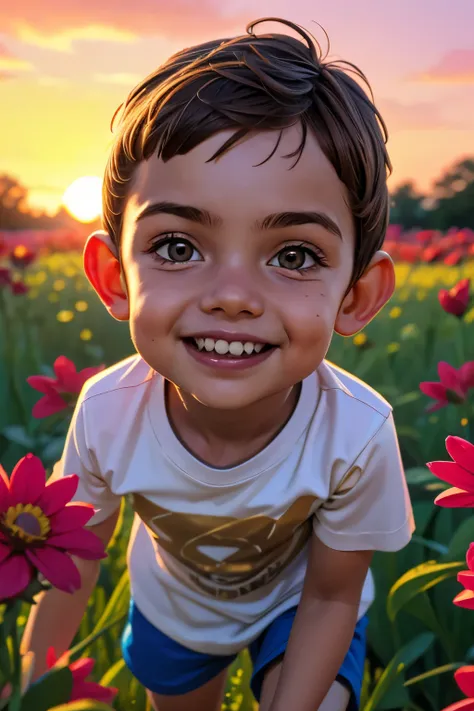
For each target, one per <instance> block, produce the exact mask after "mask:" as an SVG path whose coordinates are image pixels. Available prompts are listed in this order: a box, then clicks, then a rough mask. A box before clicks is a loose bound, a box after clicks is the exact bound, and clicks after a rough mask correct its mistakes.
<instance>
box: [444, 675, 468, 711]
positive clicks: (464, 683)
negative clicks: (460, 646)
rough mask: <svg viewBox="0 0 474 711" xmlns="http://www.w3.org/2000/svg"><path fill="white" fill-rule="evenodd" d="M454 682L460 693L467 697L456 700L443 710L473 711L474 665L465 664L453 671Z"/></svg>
mask: <svg viewBox="0 0 474 711" xmlns="http://www.w3.org/2000/svg"><path fill="white" fill-rule="evenodd" d="M454 678H455V679H456V683H457V685H458V686H459V688H460V689H461V691H462V693H463V694H465V695H466V696H468V697H469V698H467V699H464V700H463V701H456V702H455V703H454V704H450V706H447V707H446V708H444V709H443V711H474V666H466V667H461V668H460V669H457V670H456V671H455V672H454Z"/></svg>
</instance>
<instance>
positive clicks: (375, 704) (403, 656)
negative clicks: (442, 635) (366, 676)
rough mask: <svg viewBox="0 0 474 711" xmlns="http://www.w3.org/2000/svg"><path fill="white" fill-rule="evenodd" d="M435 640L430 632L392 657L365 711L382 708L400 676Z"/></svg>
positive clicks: (421, 635)
mask: <svg viewBox="0 0 474 711" xmlns="http://www.w3.org/2000/svg"><path fill="white" fill-rule="evenodd" d="M434 639H435V636H434V635H433V634H431V633H429V632H425V633H423V634H420V635H418V637H415V639H413V640H411V642H408V644H406V645H405V646H403V647H402V648H401V649H400V650H399V651H398V652H397V653H396V654H395V656H394V657H392V659H391V660H390V662H389V664H388V665H387V667H386V668H385V669H384V671H383V673H382V676H381V677H380V679H379V681H378V683H377V685H376V687H375V689H374V690H373V692H372V696H371V697H370V699H369V701H368V702H367V704H366V705H365V707H364V710H363V711H377V709H379V708H381V707H380V706H379V704H380V703H381V701H382V699H383V698H384V697H385V696H386V695H387V694H388V692H389V690H390V689H391V688H392V686H393V685H394V683H396V681H397V678H398V675H399V674H401V673H402V672H403V671H404V670H405V669H406V667H409V666H410V665H411V664H413V662H416V660H417V659H419V658H420V657H421V656H422V655H423V654H424V653H425V652H426V650H427V649H428V647H430V645H431V644H433V641H434ZM385 708H386V707H385Z"/></svg>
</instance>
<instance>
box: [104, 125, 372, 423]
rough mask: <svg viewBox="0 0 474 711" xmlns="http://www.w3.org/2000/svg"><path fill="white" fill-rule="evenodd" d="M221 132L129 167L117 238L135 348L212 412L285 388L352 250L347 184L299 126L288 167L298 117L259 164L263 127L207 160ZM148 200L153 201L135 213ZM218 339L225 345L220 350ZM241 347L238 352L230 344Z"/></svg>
mask: <svg viewBox="0 0 474 711" xmlns="http://www.w3.org/2000/svg"><path fill="white" fill-rule="evenodd" d="M232 133H233V132H232V131H228V132H227V131H226V132H221V133H220V134H217V135H215V136H213V137H211V138H210V139H208V140H206V141H205V142H203V143H201V144H200V145H199V146H197V147H196V148H195V149H193V150H192V151H190V152H189V153H187V154H186V155H182V156H176V157H174V158H172V159H171V160H169V161H168V162H167V163H164V162H163V161H161V160H158V159H157V158H156V157H155V156H154V157H152V158H151V159H150V160H148V161H146V162H142V163H140V164H139V165H138V167H137V169H136V172H135V175H134V178H133V181H132V185H131V188H130V192H129V199H128V201H127V205H126V209H125V213H124V222H123V232H122V246H121V252H122V262H123V265H124V272H125V276H126V282H127V299H128V304H127V308H128V312H127V314H126V316H125V317H128V318H129V319H130V328H131V334H132V339H133V342H134V344H135V347H136V349H137V351H138V352H139V353H140V354H141V356H142V357H143V359H144V360H145V361H146V362H147V363H148V364H149V365H150V366H151V367H152V368H153V369H154V370H156V371H157V372H159V373H160V374H161V375H163V376H164V377H165V378H167V379H168V380H170V381H171V382H173V383H175V384H176V385H177V386H178V387H179V388H181V389H182V390H184V391H186V392H188V393H191V394H192V395H194V397H195V398H197V400H199V401H200V402H202V403H203V404H205V405H207V406H210V407H213V408H222V409H234V408H240V407H245V406H246V405H249V404H251V403H253V402H256V401H258V400H261V399H262V398H265V397H267V396H270V395H273V394H275V393H276V392H278V391H283V390H285V389H288V388H290V387H291V386H293V385H294V384H295V383H297V382H299V381H301V380H302V379H303V378H305V377H307V376H308V375H309V374H310V373H311V372H312V371H314V370H315V369H316V368H317V367H318V365H319V364H320V363H321V361H322V360H323V358H324V357H325V355H326V352H327V350H328V348H329V345H330V341H331V337H332V334H333V330H334V327H335V323H336V319H337V317H338V312H339V310H340V307H341V303H342V302H343V300H344V296H345V292H346V289H347V287H348V285H349V282H350V278H351V274H352V268H353V254H354V227H353V219H352V215H351V211H350V209H349V207H348V204H347V198H346V190H345V187H344V185H343V184H342V183H341V182H340V180H339V179H338V177H337V175H336V172H335V170H334V168H333V167H332V165H331V164H330V162H329V161H328V160H327V158H326V157H325V156H324V154H323V152H322V151H321V149H320V147H319V145H318V143H317V141H316V139H315V138H314V136H313V135H312V134H311V133H308V136H307V142H306V146H305V149H304V151H303V154H302V156H301V158H300V160H299V161H298V163H297V164H296V166H294V167H293V168H292V169H291V170H289V168H290V166H291V165H293V163H294V161H295V158H294V157H293V158H284V155H285V154H288V153H291V152H292V151H294V150H295V149H296V148H297V146H298V145H299V142H300V139H301V128H300V127H299V126H295V127H293V128H291V129H288V130H286V131H284V132H283V136H282V139H281V141H280V144H279V146H278V148H277V150H276V152H275V154H274V155H273V156H272V157H271V158H270V159H269V160H268V161H267V162H266V163H264V164H263V165H260V166H257V164H258V163H260V162H262V161H264V160H265V159H266V158H267V157H268V155H269V154H270V152H271V151H272V150H273V149H274V146H275V143H276V139H277V136H278V134H277V133H275V132H262V133H256V134H254V135H252V137H250V138H248V139H247V140H245V141H243V142H242V143H239V144H237V145H236V146H234V147H233V148H232V149H231V150H230V151H229V152H228V153H226V154H224V155H223V156H222V157H221V158H219V159H218V160H217V161H211V162H209V163H207V162H206V161H207V160H208V159H209V158H210V157H211V156H212V154H213V153H214V152H215V151H216V150H217V149H218V148H219V147H220V146H221V145H222V144H223V142H224V141H225V140H226V139H227V137H228V136H231V135H232ZM156 203H160V204H161V210H157V211H156V212H155V214H149V215H148V216H145V215H144V211H145V210H147V209H151V207H152V206H153V205H154V204H156ZM166 204H168V206H167V205H166ZM170 205H173V206H174V207H173V208H170ZM184 206H187V210H184ZM170 212H173V213H178V214H170ZM282 213H283V215H282ZM302 213H305V215H302ZM278 215H280V217H278ZM347 298H351V297H347ZM379 300H380V299H379ZM384 300H386V299H385V297H384ZM381 305H382V304H379V305H378V306H377V308H376V309H375V310H378V308H380V306H381ZM110 310H111V312H112V313H113V314H114V310H113V307H112V308H111V309H110ZM114 315H116V317H120V316H117V314H114ZM372 316H373V313H371V314H370V318H371V317H372ZM122 317H123V315H122ZM370 318H369V317H367V318H366V321H367V320H370ZM363 325H364V324H363V323H360V324H359V325H356V326H355V327H354V331H357V330H358V328H361V327H362V326H363ZM206 339H209V340H206ZM217 341H223V343H221V344H217V350H220V351H221V354H219V353H218V352H216V350H215V348H213V346H214V345H215V343H216V342H217ZM203 343H204V346H203ZM230 343H233V345H232V346H231V348H230V350H231V352H232V353H233V354H231V353H229V352H228V353H227V354H223V351H225V350H226V348H228V346H227V344H230ZM246 343H247V346H246V350H247V351H249V352H250V354H247V352H246V350H244V351H243V353H241V351H242V349H243V348H244V346H245V344H246ZM252 343H253V344H258V345H257V349H255V348H254V349H252V348H251V347H250V345H249V344H252ZM261 344H264V346H263V347H261ZM206 347H207V348H211V349H212V350H206ZM259 349H260V352H259V353H256V350H259Z"/></svg>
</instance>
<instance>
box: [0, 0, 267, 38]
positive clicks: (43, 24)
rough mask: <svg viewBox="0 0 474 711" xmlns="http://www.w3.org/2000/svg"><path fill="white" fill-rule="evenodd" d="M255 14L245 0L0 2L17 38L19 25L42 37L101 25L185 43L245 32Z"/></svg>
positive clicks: (1, 22) (0, 13)
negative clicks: (236, 0)
mask: <svg viewBox="0 0 474 711" xmlns="http://www.w3.org/2000/svg"><path fill="white" fill-rule="evenodd" d="M257 14H258V13H257ZM254 15H255V11H253V10H252V9H251V3H250V0H249V6H248V8H245V2H244V3H240V7H239V10H237V11H234V12H232V11H229V5H228V4H227V2H222V1H221V0H199V2H196V0H172V2H168V0H134V2H133V3H128V2H117V0H100V2H97V3H95V2H94V3H93V2H84V0H68V2H66V3H65V2H64V0H41V2H38V0H15V2H14V3H2V4H0V27H2V31H3V32H6V33H8V34H10V35H12V36H18V33H19V29H18V26H19V24H23V25H27V26H30V27H34V29H35V31H36V32H37V33H41V34H44V35H54V34H57V33H60V32H65V31H70V30H74V29H77V28H83V27H87V26H92V25H95V26H97V25H104V26H105V27H108V28H115V29H117V30H126V31H128V32H132V33H136V34H137V35H141V36H149V35H162V36H167V35H170V34H171V35H174V36H176V37H179V38H180V40H183V41H184V42H186V41H193V40H194V39H195V40H198V39H199V38H202V37H206V36H208V35H209V36H210V37H212V36H216V33H217V34H219V33H223V35H225V34H226V33H230V35H234V34H235V28H236V27H237V28H238V30H237V31H239V28H241V31H242V32H244V31H245V25H246V24H247V23H248V22H249V21H251V20H253V19H255V18H254Z"/></svg>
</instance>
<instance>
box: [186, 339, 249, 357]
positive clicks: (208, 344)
mask: <svg viewBox="0 0 474 711" xmlns="http://www.w3.org/2000/svg"><path fill="white" fill-rule="evenodd" d="M194 341H195V343H196V345H197V347H198V348H199V350H200V351H202V350H203V349H205V350H206V351H208V352H209V353H210V352H211V351H215V352H216V353H219V355H225V354H226V353H230V354H231V355H235V356H241V355H242V353H244V352H245V353H247V355H251V354H252V353H253V352H254V351H255V353H260V351H261V350H262V348H263V343H252V342H251V341H246V342H245V343H243V342H242V341H224V340H223V339H222V338H219V339H218V340H217V341H215V340H214V338H195V339H194Z"/></svg>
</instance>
